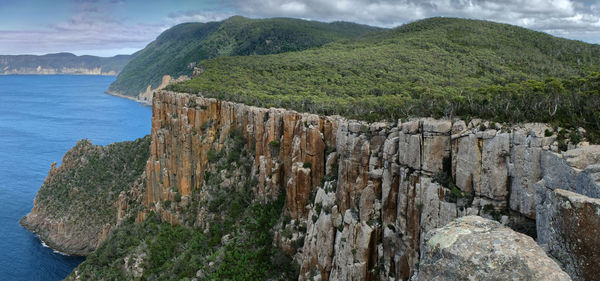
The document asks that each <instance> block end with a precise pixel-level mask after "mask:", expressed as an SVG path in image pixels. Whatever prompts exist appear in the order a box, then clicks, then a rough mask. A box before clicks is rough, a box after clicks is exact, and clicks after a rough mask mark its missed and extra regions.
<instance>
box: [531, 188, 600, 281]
mask: <svg viewBox="0 0 600 281" xmlns="http://www.w3.org/2000/svg"><path fill="white" fill-rule="evenodd" d="M537 191H538V197H537V200H538V202H537V204H538V219H537V231H538V242H539V243H540V245H542V246H543V247H544V248H546V249H547V250H548V253H550V254H551V255H552V256H554V257H556V259H557V260H558V261H559V262H560V263H561V264H562V266H563V268H564V269H565V271H566V272H567V273H569V275H571V276H572V277H573V280H589V281H591V280H598V276H600V268H599V267H598V265H600V251H599V249H600V199H593V198H590V197H587V196H585V195H581V194H577V193H574V192H571V191H567V190H563V189H554V190H552V189H549V188H546V187H544V186H541V185H540V186H539V187H538V189H537Z"/></svg>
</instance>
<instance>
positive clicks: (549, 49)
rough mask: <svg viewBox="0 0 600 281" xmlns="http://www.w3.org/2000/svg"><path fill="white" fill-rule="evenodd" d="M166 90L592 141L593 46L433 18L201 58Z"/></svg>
mask: <svg viewBox="0 0 600 281" xmlns="http://www.w3.org/2000/svg"><path fill="white" fill-rule="evenodd" d="M198 67H199V68H200V69H202V70H203V72H202V73H201V74H200V75H198V77H196V78H195V79H193V80H190V81H186V82H182V83H179V84H175V85H172V86H170V89H171V90H176V91H185V92H192V93H201V94H202V95H204V96H207V97H216V98H220V99H224V100H231V101H237V102H242V103H246V104H250V105H257V106H264V107H270V106H275V107H285V108H292V109H296V110H299V111H308V112H314V113H319V114H340V115H343V116H346V117H350V118H357V119H363V120H369V121H373V120H382V119H387V120H394V119H397V118H406V117H411V116H434V117H443V116H446V117H451V116H460V117H463V118H467V119H468V118H476V117H477V118H486V119H491V120H494V121H497V122H527V121H536V122H549V123H552V124H554V125H556V126H567V127H575V126H581V127H584V128H586V129H588V131H589V133H590V137H591V138H592V139H595V140H596V141H598V133H597V132H598V129H600V124H598V122H599V121H598V120H600V116H599V114H600V113H599V112H600V93H599V92H598V89H599V87H598V86H599V83H600V76H599V74H598V71H599V70H600V46H599V45H594V44H587V43H583V42H579V41H573V40H567V39H562V38H557V37H553V36H550V35H548V34H544V33H540V32H535V31H531V30H527V29H524V28H520V27H516V26H511V25H506V24H498V23H492V22H487V21H479V20H465V19H455V18H431V19H426V20H421V21H417V22H414V23H411V24H406V25H403V26H400V27H398V28H395V29H392V30H385V31H380V32H376V33H372V34H369V35H367V36H364V37H362V38H358V39H356V40H351V41H344V42H336V43H331V44H328V45H326V46H323V47H321V48H316V49H310V50H305V51H300V52H289V53H284V54H275V55H266V56H245V57H222V58H216V59H212V60H206V61H202V62H200V63H199V64H198Z"/></svg>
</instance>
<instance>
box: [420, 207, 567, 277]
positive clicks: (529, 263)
mask: <svg viewBox="0 0 600 281" xmlns="http://www.w3.org/2000/svg"><path fill="white" fill-rule="evenodd" d="M414 280H436V281H442V280H447V281H450V280H457V281H458V280H490V281H491V280H498V281H500V280H532V281H534V280H548V281H550V280H553V281H559V280H565V281H566V280H571V278H569V276H568V275H567V274H566V273H565V272H564V271H562V270H561V269H560V267H559V266H558V264H556V262H554V261H553V260H552V259H550V258H549V257H547V256H546V253H544V251H543V250H542V249H541V248H540V247H539V246H538V245H537V244H536V243H535V241H534V240H533V239H532V238H531V237H528V236H526V235H523V234H520V233H517V232H515V231H513V230H511V229H509V228H506V227H503V226H502V225H501V224H500V223H498V222H496V221H492V220H488V219H484V218H481V217H477V216H466V217H461V218H459V219H456V220H454V221H452V222H451V223H449V224H447V225H446V226H444V227H442V228H438V229H434V230H432V231H430V232H428V233H427V234H426V235H425V238H424V240H423V247H422V248H421V258H420V263H419V273H418V277H417V278H415V279H414Z"/></svg>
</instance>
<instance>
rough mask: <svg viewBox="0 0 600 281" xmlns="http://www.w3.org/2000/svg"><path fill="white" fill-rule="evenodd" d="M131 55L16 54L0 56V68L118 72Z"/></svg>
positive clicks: (8, 70)
mask: <svg viewBox="0 0 600 281" xmlns="http://www.w3.org/2000/svg"><path fill="white" fill-rule="evenodd" d="M130 57H131V56H129V55H119V56H114V57H110V58H103V57H95V56H76V55H74V54H71V53H58V54H47V55H43V56H34V55H18V56H0V69H3V71H7V72H9V73H10V72H11V71H15V72H18V73H34V72H36V71H37V67H38V66H41V67H42V68H43V69H56V70H61V69H63V68H72V69H76V68H84V69H94V68H102V72H111V71H113V72H115V73H118V72H120V71H121V70H122V69H123V67H124V66H125V64H127V62H129V59H130Z"/></svg>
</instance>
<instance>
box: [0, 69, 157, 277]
mask: <svg viewBox="0 0 600 281" xmlns="http://www.w3.org/2000/svg"><path fill="white" fill-rule="evenodd" d="M112 81H114V77H102V76H69V75H52V76H36V75H15V76H0V281H4V280H7V281H12V280H28V281H35V280H61V279H63V278H64V277H66V276H67V275H68V274H69V273H70V272H71V271H72V270H73V268H75V267H76V266H77V265H78V264H79V263H81V262H82V261H83V258H80V257H70V256H65V255H62V254H60V253H57V252H54V251H53V250H52V249H49V248H47V247H45V246H44V245H42V243H41V242H40V240H39V239H38V238H37V237H36V236H35V235H34V234H32V233H30V232H29V231H27V230H26V229H24V228H23V227H21V225H19V220H20V219H21V217H23V216H24V215H26V214H27V213H28V212H29V211H30V210H31V208H32V206H33V199H34V198H35V195H36V193H37V191H38V189H39V187H40V186H41V184H42V183H43V181H44V179H45V177H46V175H47V173H48V170H49V168H50V165H51V164H52V162H54V161H56V162H59V164H60V159H61V158H62V156H63V154H64V153H65V152H66V151H67V150H68V149H69V148H70V147H72V146H73V145H74V144H75V143H76V142H77V140H79V139H83V138H87V139H90V140H91V141H92V142H93V143H94V144H102V145H106V144H109V143H112V142H117V141H124V140H134V139H136V138H139V137H143V136H144V135H146V134H149V133H150V126H151V124H150V117H151V115H152V112H151V108H149V107H144V106H141V105H140V104H138V103H136V102H133V101H130V100H126V99H122V98H117V97H113V96H109V95H106V94H104V91H105V90H106V89H107V88H108V86H109V85H110V83H111V82H112Z"/></svg>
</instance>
